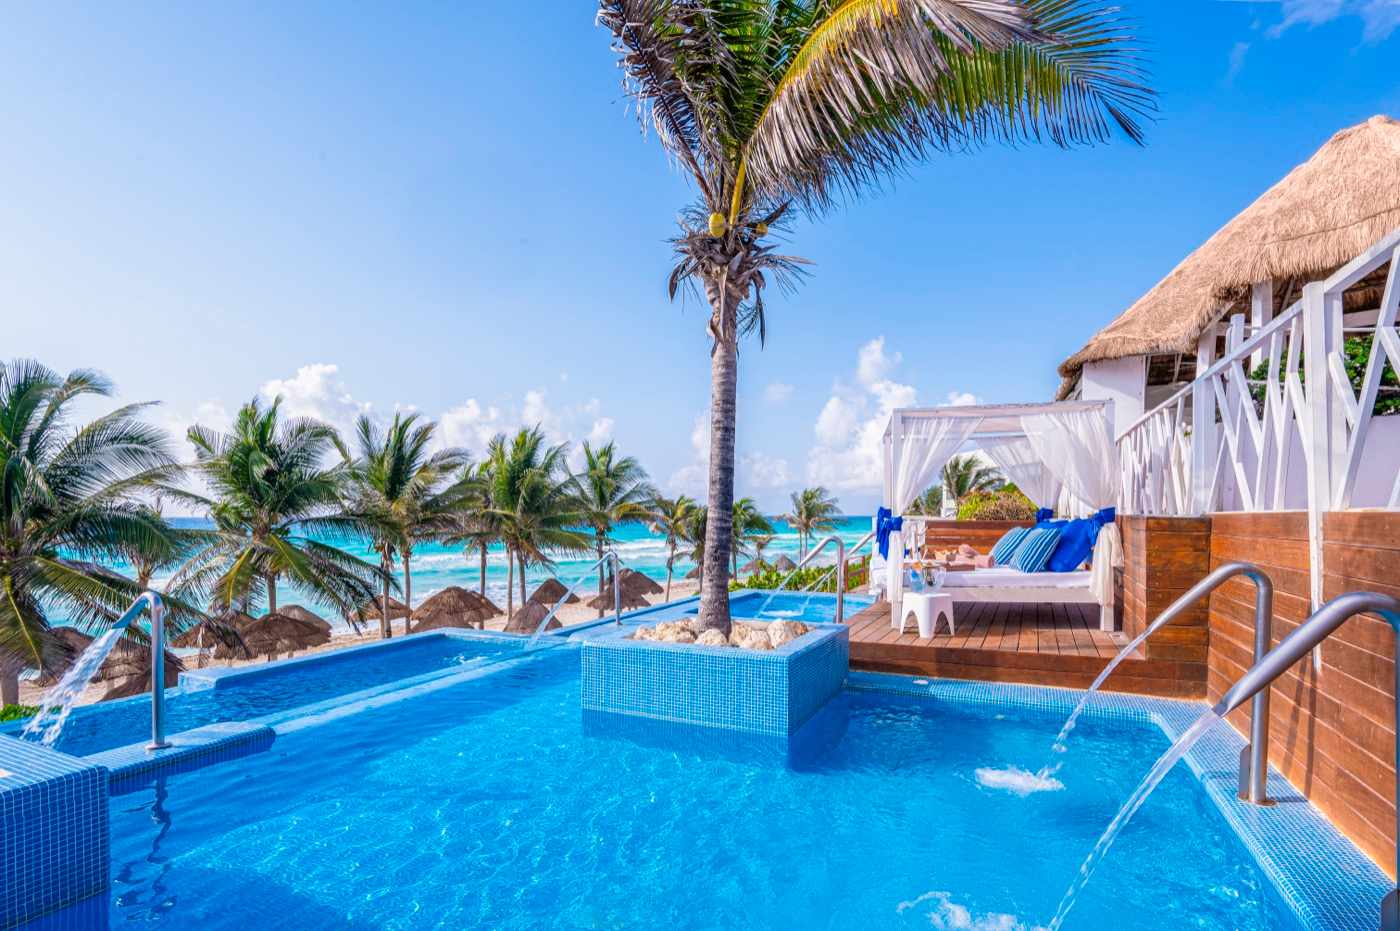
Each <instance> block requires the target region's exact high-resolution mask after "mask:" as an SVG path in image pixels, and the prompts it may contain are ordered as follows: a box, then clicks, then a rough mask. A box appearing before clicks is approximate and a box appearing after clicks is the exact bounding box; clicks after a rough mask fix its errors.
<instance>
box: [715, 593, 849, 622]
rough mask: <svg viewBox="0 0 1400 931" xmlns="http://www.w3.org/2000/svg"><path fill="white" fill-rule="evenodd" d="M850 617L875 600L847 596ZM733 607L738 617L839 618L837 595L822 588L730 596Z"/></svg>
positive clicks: (847, 614)
mask: <svg viewBox="0 0 1400 931" xmlns="http://www.w3.org/2000/svg"><path fill="white" fill-rule="evenodd" d="M845 600H846V605H845V608H846V618H847V619H849V618H850V616H851V615H852V614H855V613H856V612H857V611H859V610H861V609H862V608H868V607H869V606H870V605H872V604H874V599H872V598H866V597H863V596H860V595H847V596H846V599H845ZM729 611H730V613H731V614H732V615H733V616H734V617H739V618H745V617H749V618H759V619H761V620H765V621H779V620H801V621H807V622H809V623H816V624H831V623H834V622H835V621H836V596H835V595H829V594H824V593H822V592H812V593H810V594H809V593H804V592H778V593H776V594H774V593H769V592H750V593H747V594H743V595H739V594H735V595H732V596H730V599H729Z"/></svg>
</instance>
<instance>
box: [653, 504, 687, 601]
mask: <svg viewBox="0 0 1400 931" xmlns="http://www.w3.org/2000/svg"><path fill="white" fill-rule="evenodd" d="M695 506H696V505H695V502H694V501H692V500H691V499H690V498H687V497H686V496H685V495H679V496H677V497H675V498H663V497H661V496H659V495H658V496H657V497H656V498H653V499H652V502H651V517H650V522H651V531H652V533H659V534H661V536H662V537H663V538H664V539H665V541H666V595H665V598H666V600H667V601H670V600H671V575H672V573H673V572H674V571H675V567H676V548H677V547H678V546H679V545H680V544H681V543H682V542H684V541H685V539H686V529H687V527H688V521H689V520H690V512H691V511H692V510H693V509H694V508H695Z"/></svg>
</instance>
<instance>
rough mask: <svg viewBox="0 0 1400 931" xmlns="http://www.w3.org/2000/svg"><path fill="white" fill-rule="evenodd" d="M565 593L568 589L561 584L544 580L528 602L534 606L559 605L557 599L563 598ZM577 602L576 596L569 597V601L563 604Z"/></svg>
mask: <svg viewBox="0 0 1400 931" xmlns="http://www.w3.org/2000/svg"><path fill="white" fill-rule="evenodd" d="M566 592H568V588H566V587H565V586H564V583H563V582H561V581H559V580H558V579H553V578H551V579H545V580H544V581H543V582H541V583H540V587H539V588H537V589H535V591H534V593H533V594H532V595H530V598H529V601H532V602H534V603H535V604H542V605H554V604H558V603H559V599H560V598H563V597H564V595H565V593H566ZM578 602H579V597H578V595H569V599H568V600H567V601H566V602H564V603H565V604H571V605H572V604H578Z"/></svg>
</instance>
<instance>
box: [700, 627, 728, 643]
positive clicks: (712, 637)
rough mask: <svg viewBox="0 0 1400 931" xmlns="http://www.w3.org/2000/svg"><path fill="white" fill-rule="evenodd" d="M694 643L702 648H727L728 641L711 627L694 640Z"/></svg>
mask: <svg viewBox="0 0 1400 931" xmlns="http://www.w3.org/2000/svg"><path fill="white" fill-rule="evenodd" d="M695 642H696V643H698V644H699V645H700V646H702V647H727V646H729V640H728V639H727V638H726V637H725V636H724V634H723V633H721V632H720V631H718V630H715V629H714V628H713V627H711V628H710V629H709V630H707V631H704V632H703V633H701V634H700V636H699V637H697V638H696V639H695Z"/></svg>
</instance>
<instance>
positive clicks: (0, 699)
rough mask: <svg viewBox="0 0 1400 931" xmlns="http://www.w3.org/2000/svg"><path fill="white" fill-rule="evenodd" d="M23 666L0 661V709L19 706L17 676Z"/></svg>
mask: <svg viewBox="0 0 1400 931" xmlns="http://www.w3.org/2000/svg"><path fill="white" fill-rule="evenodd" d="M23 669H24V664H23V663H19V662H15V661H12V660H11V661H6V660H0V708H4V707H5V706H6V705H18V704H19V674H20V673H21V672H22V671H23Z"/></svg>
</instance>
